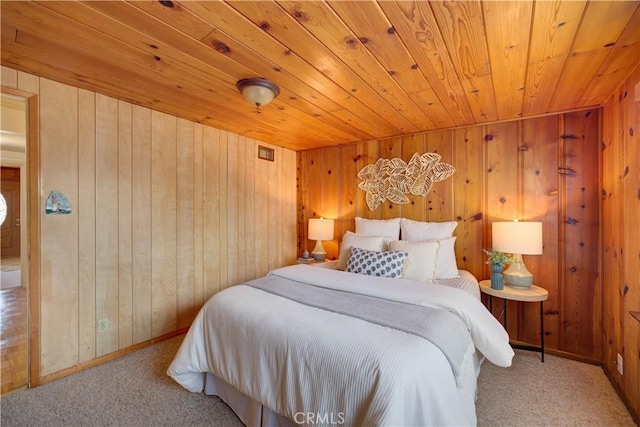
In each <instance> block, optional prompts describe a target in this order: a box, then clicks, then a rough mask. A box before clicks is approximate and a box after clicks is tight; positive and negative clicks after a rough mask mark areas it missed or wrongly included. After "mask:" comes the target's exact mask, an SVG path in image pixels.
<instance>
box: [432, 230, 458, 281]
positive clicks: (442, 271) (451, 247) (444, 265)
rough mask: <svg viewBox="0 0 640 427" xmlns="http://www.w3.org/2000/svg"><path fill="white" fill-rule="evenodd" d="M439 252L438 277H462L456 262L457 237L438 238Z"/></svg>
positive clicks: (437, 257) (437, 261)
mask: <svg viewBox="0 0 640 427" xmlns="http://www.w3.org/2000/svg"><path fill="white" fill-rule="evenodd" d="M437 242H438V253H437V255H436V274H435V277H436V279H454V278H456V277H460V272H458V264H457V262H456V251H455V244H456V238H455V237H451V238H449V239H442V240H437Z"/></svg>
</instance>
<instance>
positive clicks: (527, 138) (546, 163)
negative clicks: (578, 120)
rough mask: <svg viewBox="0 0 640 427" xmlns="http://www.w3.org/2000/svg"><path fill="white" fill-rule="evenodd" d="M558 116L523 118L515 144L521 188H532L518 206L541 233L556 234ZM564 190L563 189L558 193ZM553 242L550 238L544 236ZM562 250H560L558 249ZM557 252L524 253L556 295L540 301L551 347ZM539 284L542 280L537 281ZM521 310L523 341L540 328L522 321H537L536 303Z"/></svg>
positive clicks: (555, 340)
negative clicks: (519, 140)
mask: <svg viewBox="0 0 640 427" xmlns="http://www.w3.org/2000/svg"><path fill="white" fill-rule="evenodd" d="M559 126H560V120H558V117H557V116H546V117H541V118H539V119H537V120H526V121H524V122H523V127H522V131H523V139H522V145H520V146H518V147H517V148H518V156H519V160H520V161H521V162H522V179H523V182H522V184H523V188H525V189H528V188H533V189H535V190H534V191H532V192H531V194H530V196H529V197H521V204H522V206H520V208H519V209H521V211H522V212H526V213H527V214H528V216H529V218H528V219H530V220H532V221H541V222H542V225H543V230H542V234H543V236H551V238H553V236H558V233H559V228H558V222H559V221H560V219H559V211H558V206H559V205H558V197H559V195H560V191H559V190H558V186H559V180H560V175H559V173H558V170H559V169H558V162H559V161H560V160H559V158H560V156H559V154H558V142H559V141H560V139H559V137H558V135H560V128H559ZM562 194H564V193H562ZM546 241H550V242H553V240H549V239H545V242H546ZM562 253H563V252H562ZM560 255H561V252H560V250H559V245H554V244H545V245H544V247H543V254H542V255H538V256H528V257H526V258H527V259H526V262H527V268H529V270H530V271H531V272H533V274H534V275H535V276H539V277H547V278H549V280H547V281H546V282H545V283H544V288H545V289H547V290H548V291H549V294H550V295H557V296H558V298H550V299H548V300H547V301H545V302H544V311H545V316H546V320H545V330H546V333H547V336H546V341H545V345H549V346H550V347H551V348H559V344H560V343H559V330H558V328H559V324H560V321H559V318H558V313H559V310H558V303H559V300H560V299H561V293H560V288H559V283H560V281H559V280H557V279H556V280H554V278H557V277H558V269H559V267H558V265H559V263H558V262H557V260H559V259H561V258H560ZM540 285H542V283H541V284H540ZM520 306H521V311H520V313H521V314H522V317H521V319H520V320H521V321H520V322H519V325H520V326H521V328H520V330H519V334H520V335H521V336H522V337H523V340H524V341H526V342H531V341H534V342H535V341H536V340H538V339H539V336H540V332H539V331H538V330H537V329H535V328H526V327H525V325H535V324H536V322H539V319H540V315H539V312H538V309H537V307H534V305H533V304H528V305H527V304H525V303H520Z"/></svg>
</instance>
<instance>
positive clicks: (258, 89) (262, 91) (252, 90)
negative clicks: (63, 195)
mask: <svg viewBox="0 0 640 427" xmlns="http://www.w3.org/2000/svg"><path fill="white" fill-rule="evenodd" d="M242 96H244V97H245V99H246V100H247V101H249V102H250V103H252V104H253V105H256V106H258V107H261V106H265V105H267V104H268V103H270V102H271V101H273V98H275V96H276V94H275V93H273V91H272V90H271V89H269V88H266V87H264V86H258V85H254V86H245V87H244V88H243V89H242Z"/></svg>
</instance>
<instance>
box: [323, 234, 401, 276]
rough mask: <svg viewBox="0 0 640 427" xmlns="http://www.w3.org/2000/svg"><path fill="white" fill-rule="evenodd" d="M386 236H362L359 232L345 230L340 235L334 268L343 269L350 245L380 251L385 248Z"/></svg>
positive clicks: (386, 243)
mask: <svg viewBox="0 0 640 427" xmlns="http://www.w3.org/2000/svg"><path fill="white" fill-rule="evenodd" d="M388 240H389V238H388V237H383V236H362V235H360V234H356V233H353V232H351V231H347V232H346V233H344V236H343V237H342V244H341V245H340V255H339V256H338V264H337V265H336V268H337V269H338V270H344V269H345V267H346V266H347V261H348V260H349V253H350V252H351V247H352V246H354V247H356V248H362V249H367V250H369V251H377V252H382V251H384V250H386V249H387V245H388Z"/></svg>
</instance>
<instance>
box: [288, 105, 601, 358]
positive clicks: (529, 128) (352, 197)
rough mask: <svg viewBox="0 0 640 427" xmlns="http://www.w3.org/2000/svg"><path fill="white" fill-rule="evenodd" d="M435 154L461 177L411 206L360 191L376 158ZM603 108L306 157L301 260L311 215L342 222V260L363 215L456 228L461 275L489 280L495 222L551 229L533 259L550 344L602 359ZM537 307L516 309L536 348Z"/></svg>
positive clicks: (301, 176)
mask: <svg viewBox="0 0 640 427" xmlns="http://www.w3.org/2000/svg"><path fill="white" fill-rule="evenodd" d="M416 152H417V153H420V154H422V153H425V152H435V153H438V154H440V155H441V156H442V161H443V162H445V163H449V164H452V165H453V166H454V167H455V168H456V169H457V170H456V172H455V173H454V175H453V176H451V177H450V178H448V179H447V180H446V181H442V182H438V183H436V184H434V186H433V188H432V190H431V192H430V193H429V194H428V195H427V196H426V197H416V196H410V200H411V201H410V203H409V204H406V205H395V204H392V203H389V202H386V203H384V204H382V205H381V206H379V207H378V208H377V209H376V210H375V211H373V212H371V211H370V210H369V208H368V207H367V205H366V201H365V192H364V191H362V190H360V189H358V188H357V184H358V182H359V180H358V178H357V173H358V171H359V170H360V169H361V168H362V167H364V166H365V165H367V164H370V163H375V161H376V160H377V159H378V158H395V157H400V158H402V159H404V160H405V161H408V160H409V159H410V158H411V155H412V154H413V153H416ZM599 153H600V111H599V110H598V109H592V110H585V111H576V112H572V113H567V114H562V115H554V116H546V117H541V118H535V119H528V120H521V121H513V122H503V123H498V124H492V125H487V126H475V127H469V128H463V129H454V130H448V131H441V132H432V133H423V134H417V135H412V136H406V137H402V138H391V139H385V140H380V141H368V142H362V143H357V144H350V145H344V146H339V147H332V148H324V149H314V150H308V151H300V152H298V180H299V182H298V205H299V206H298V252H299V253H300V252H302V251H303V250H304V249H307V250H311V249H312V248H313V245H314V243H315V242H312V241H309V240H307V229H306V228H307V222H308V220H309V218H313V217H319V216H324V217H328V218H335V219H336V220H337V222H336V233H335V237H336V240H334V241H333V242H325V248H326V249H327V253H328V257H329V258H335V257H337V255H338V244H339V241H340V240H341V238H342V235H343V234H344V232H345V231H347V230H351V231H354V229H355V223H354V217H355V216H361V217H365V218H378V219H383V218H391V217H406V218H410V219H414V220H420V221H451V220H457V221H458V227H457V229H456V231H455V236H457V240H456V255H457V261H458V266H459V268H463V269H466V270H469V271H471V272H472V273H473V274H474V275H475V276H476V277H477V278H478V279H484V278H488V277H489V271H488V267H487V265H486V264H485V257H484V255H483V253H482V248H490V247H491V223H492V222H493V221H499V220H512V219H513V218H516V217H517V218H520V219H522V220H532V221H542V222H543V238H544V254H543V255H541V256H525V261H526V263H527V266H528V267H529V269H530V270H531V271H532V272H533V273H534V275H535V277H536V283H537V284H538V285H539V286H542V287H544V288H546V289H547V290H548V291H549V294H550V297H549V300H548V301H547V302H545V305H544V311H545V313H544V315H545V334H546V338H545V345H547V346H548V347H549V348H552V349H556V350H559V351H565V352H569V353H573V354H575V355H578V356H581V357H583V358H585V359H589V360H595V361H599V360H601V358H602V332H601V328H600V325H601V323H602V316H601V313H602V299H601V294H602V290H601V280H600V277H601V275H600V274H599V273H600V271H599V264H598V262H595V261H594V260H598V256H599V213H600V202H599V200H600V191H601V190H600V188H601V187H600V174H599V172H598V171H599V162H600V158H599ZM538 308H539V307H538V306H537V305H536V304H525V303H518V302H509V308H508V313H509V318H508V328H509V334H510V335H511V336H512V337H513V338H515V339H518V340H521V341H525V342H529V343H534V344H539V343H540V331H539V321H538V318H539V314H538V313H539V312H538Z"/></svg>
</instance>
